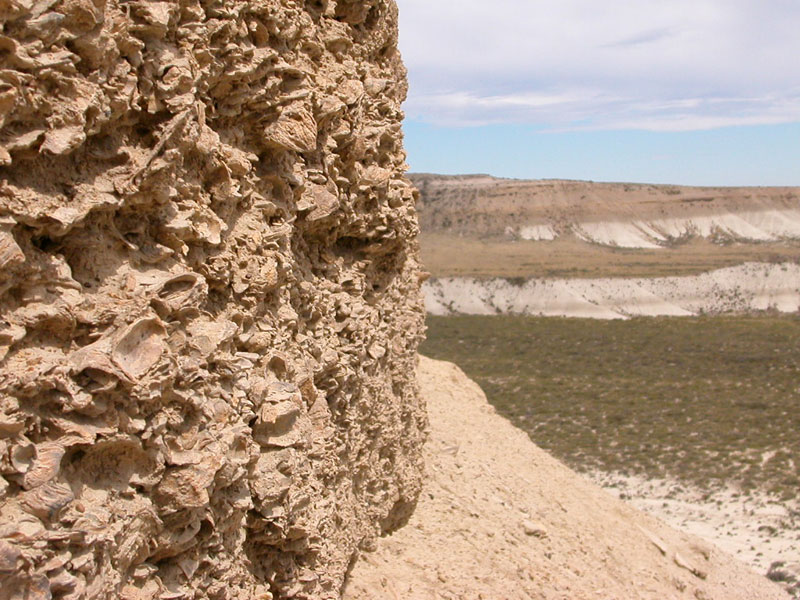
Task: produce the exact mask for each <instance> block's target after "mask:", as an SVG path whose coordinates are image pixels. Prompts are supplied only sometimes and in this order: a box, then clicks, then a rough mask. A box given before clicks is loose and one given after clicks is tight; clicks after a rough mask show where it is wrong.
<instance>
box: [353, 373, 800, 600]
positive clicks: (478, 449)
mask: <svg viewBox="0 0 800 600" xmlns="http://www.w3.org/2000/svg"><path fill="white" fill-rule="evenodd" d="M418 375H419V381H420V384H421V387H422V392H423V395H424V397H425V398H426V399H427V401H428V405H429V411H430V419H431V438H430V441H429V442H428V444H427V449H426V460H427V465H428V478H427V487H426V488H425V489H424V490H423V494H422V497H421V499H420V503H419V506H418V507H417V510H416V512H415V513H414V515H413V516H412V518H411V520H410V522H409V523H408V524H407V525H406V526H405V527H404V528H402V529H400V530H399V531H397V532H396V533H395V534H394V535H392V536H390V537H387V538H385V539H382V540H380V542H379V543H378V546H377V549H376V550H375V551H374V552H371V553H365V554H363V555H362V556H361V559H360V560H359V561H358V562H357V563H356V565H355V567H354V569H353V571H352V573H351V577H350V583H349V585H348V588H347V590H346V592H345V596H344V597H345V598H347V599H349V600H365V599H368V598H369V599H372V598H389V599H401V598H402V599H404V600H405V599H408V600H413V599H420V600H421V599H429V598H430V599H433V598H443V599H478V598H483V599H486V600H490V599H491V600H494V599H505V598H509V599H511V598H514V599H516V598H520V599H525V598H547V599H555V598H559V599H570V600H580V599H590V598H598V599H600V598H602V599H611V598H619V599H627V598H647V599H650V598H652V599H658V600H667V599H671V598H695V599H720V600H737V599H742V600H745V599H746V600H759V599H762V598H763V599H767V598H774V599H776V600H777V599H780V598H787V596H786V595H785V594H784V592H783V591H782V590H780V589H779V588H778V587H777V586H776V585H774V584H773V583H771V582H770V581H768V580H767V579H765V578H763V577H761V576H759V575H756V574H755V573H753V572H751V571H750V570H748V569H747V568H746V567H744V566H743V565H742V564H740V563H738V562H736V561H735V560H734V559H733V558H731V557H729V556H728V555H726V554H724V553H722V552H721V551H720V550H717V549H716V548H715V547H713V546H710V545H709V544H707V543H705V542H702V541H700V540H699V539H698V538H693V537H690V536H688V535H685V534H682V533H678V532H676V531H675V530H673V529H670V528H669V527H668V526H666V525H664V524H663V523H661V522H660V521H657V520H656V519H654V518H652V517H650V516H647V515H644V514H643V513H640V512H637V511H636V510H635V509H633V508H631V507H629V506H628V505H626V504H624V503H623V502H621V501H620V500H617V499H615V498H613V497H612V496H611V495H609V494H608V493H606V492H605V491H603V490H601V489H600V488H599V487H597V486H595V485H593V484H592V483H589V482H588V481H587V480H585V479H583V478H581V477H580V476H578V475H577V474H575V473H573V472H572V471H570V470H569V469H567V468H566V467H565V466H564V465H563V464H561V463H560V462H558V461H556V460H555V459H553V458H552V457H550V456H549V455H547V454H546V453H545V452H543V451H542V450H540V449H539V448H537V447H536V446H534V445H533V444H532V443H531V442H530V440H529V439H528V437H527V436H526V435H525V434H524V433H523V432H522V431H520V430H518V429H516V428H514V427H513V426H512V425H511V424H510V423H508V422H507V421H506V420H504V419H502V418H501V417H499V416H497V415H496V414H495V412H494V410H493V409H492V408H491V407H490V406H489V404H488V403H487V402H486V398H485V396H484V395H483V393H482V392H481V390H480V388H478V386H477V385H476V384H475V383H473V382H471V381H470V380H469V379H467V377H466V376H465V375H464V374H463V373H462V372H461V371H460V370H459V369H458V368H457V367H456V366H455V365H452V364H450V363H444V362H437V361H432V360H429V359H426V358H421V360H420V366H419V371H418Z"/></svg>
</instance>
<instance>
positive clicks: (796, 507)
mask: <svg viewBox="0 0 800 600" xmlns="http://www.w3.org/2000/svg"><path fill="white" fill-rule="evenodd" d="M589 476H590V478H591V479H592V480H593V481H594V482H596V483H597V484H598V485H600V486H602V487H604V488H605V489H607V490H608V491H609V492H611V493H613V494H614V495H616V496H618V497H620V498H622V499H624V500H625V501H626V502H628V503H629V504H631V505H632V506H635V507H636V508H638V509H639V510H642V511H644V512H646V513H648V514H651V515H654V516H656V517H658V518H659V519H661V520H663V521H664V522H666V523H668V524H669V525H672V526H673V527H675V528H677V529H680V530H681V531H687V532H689V533H692V534H694V535H697V536H700V537H702V538H704V539H706V540H708V541H710V542H712V543H714V544H715V545H716V546H718V547H719V548H721V549H722V550H724V551H725V552H728V553H729V554H731V555H732V556H735V557H736V558H738V559H739V560H741V561H742V562H744V563H746V564H748V565H750V566H751V567H752V568H753V569H754V570H755V571H757V572H758V573H767V571H768V570H769V567H770V565H771V564H773V563H775V562H784V563H794V562H797V561H798V560H800V504H798V502H797V501H796V500H795V501H789V502H786V501H782V500H780V499H779V498H775V497H770V496H767V495H765V494H761V493H758V492H743V491H742V490H740V489H737V488H736V487H734V486H730V487H727V488H724V489H718V490H713V491H706V490H700V489H697V488H693V487H690V486H687V485H685V484H681V483H678V482H676V481H669V480H665V479H645V478H643V477H637V476H632V475H622V474H619V473H601V472H595V473H591V474H590V475H589Z"/></svg>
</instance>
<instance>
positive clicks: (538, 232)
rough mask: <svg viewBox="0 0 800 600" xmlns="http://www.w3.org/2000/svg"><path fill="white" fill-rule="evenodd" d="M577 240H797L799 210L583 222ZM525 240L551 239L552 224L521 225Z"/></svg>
mask: <svg viewBox="0 0 800 600" xmlns="http://www.w3.org/2000/svg"><path fill="white" fill-rule="evenodd" d="M570 230H571V231H572V232H573V233H574V234H575V235H576V236H578V237H579V238H580V239H582V240H584V241H587V242H591V243H595V244H602V245H605V246H617V247H620V248H661V247H664V246H665V245H667V244H668V243H669V242H670V241H671V240H675V239H680V238H686V237H704V238H715V239H723V240H738V241H749V242H775V241H779V240H790V239H800V210H796V209H770V210H760V211H743V212H736V213H732V212H731V213H724V214H718V215H693V216H684V217H666V218H660V219H649V220H612V221H583V222H577V223H573V224H572V225H570ZM518 236H519V237H520V238H522V239H525V240H553V239H555V238H556V237H558V234H557V232H556V230H555V228H554V227H553V225H552V224H543V223H539V224H534V225H523V226H521V227H520V228H519V231H518Z"/></svg>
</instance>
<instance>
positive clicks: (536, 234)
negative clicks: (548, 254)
mask: <svg viewBox="0 0 800 600" xmlns="http://www.w3.org/2000/svg"><path fill="white" fill-rule="evenodd" d="M519 237H520V238H521V239H523V240H531V241H545V242H549V241H552V240H554V239H556V238H557V237H558V234H557V233H556V230H555V229H553V226H552V225H547V224H539V225H526V226H525V227H520V229H519Z"/></svg>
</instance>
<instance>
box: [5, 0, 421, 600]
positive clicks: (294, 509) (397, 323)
mask: <svg viewBox="0 0 800 600" xmlns="http://www.w3.org/2000/svg"><path fill="white" fill-rule="evenodd" d="M396 20H397V15H396V7H395V6H394V2H393V0H365V1H361V0H359V1H354V0H306V1H305V2H303V1H295V0H233V1H225V2H222V1H221V0H166V1H159V2H150V1H145V0H134V1H130V2H129V1H124V2H123V1H122V0H0V27H1V28H0V307H1V311H2V312H1V313H0V600H5V599H8V600H11V599H14V600H16V599H19V600H34V599H35V600H38V599H42V600H44V599H62V600H77V599H82V598H92V599H100V598H121V599H123V600H155V599H160V600H172V599H174V600H178V599H205V598H208V599H227V598H230V599H234V598H235V599H239V598H241V599H245V598H247V599H251V598H252V599H255V598H259V599H263V600H266V599H268V598H336V597H338V595H339V593H340V590H341V586H342V584H343V581H344V576H345V573H346V571H347V569H348V565H349V564H350V563H351V561H352V560H353V559H354V557H355V556H356V555H357V553H358V550H359V549H360V548H364V547H367V546H369V545H370V544H371V542H372V540H373V539H374V538H375V536H376V535H379V534H380V533H382V532H384V531H387V530H390V529H391V528H393V527H395V526H396V525H397V524H399V523H400V522H402V520H403V519H404V518H405V517H406V516H407V513H408V511H409V510H410V509H411V507H413V505H414V502H415V499H416V496H417V494H418V493H419V489H420V478H421V458H420V457H421V445H422V441H423V438H424V434H425V428H426V420H425V412H424V409H423V407H422V405H421V403H420V400H419V398H418V394H417V390H416V386H415V383H414V380H413V373H414V364H415V363H414V361H415V356H416V348H417V345H418V342H419V340H420V337H421V332H422V327H423V325H422V322H423V313H422V308H421V302H420V293H419V279H420V278H419V266H418V263H417V248H416V234H417V221H416V214H415V209H414V203H415V194H414V192H413V190H412V188H411V187H410V184H409V183H408V182H407V181H406V180H405V179H404V176H403V172H404V169H405V164H404V153H403V150H402V136H401V129H400V122H401V119H402V113H401V112H400V109H399V106H400V103H401V102H402V100H403V98H404V96H405V91H406V90H405V71H404V69H403V66H402V63H401V62H400V57H399V55H398V53H397V50H396V37H397V32H396Z"/></svg>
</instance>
